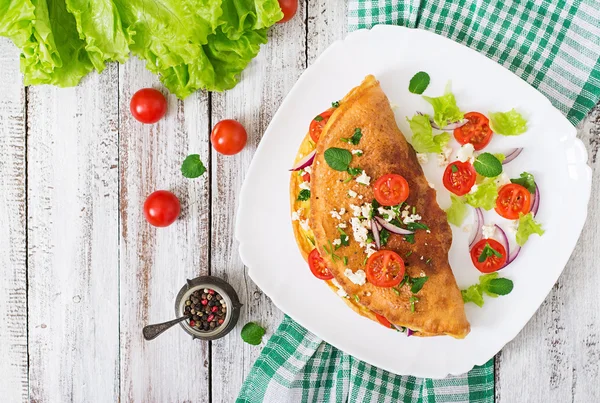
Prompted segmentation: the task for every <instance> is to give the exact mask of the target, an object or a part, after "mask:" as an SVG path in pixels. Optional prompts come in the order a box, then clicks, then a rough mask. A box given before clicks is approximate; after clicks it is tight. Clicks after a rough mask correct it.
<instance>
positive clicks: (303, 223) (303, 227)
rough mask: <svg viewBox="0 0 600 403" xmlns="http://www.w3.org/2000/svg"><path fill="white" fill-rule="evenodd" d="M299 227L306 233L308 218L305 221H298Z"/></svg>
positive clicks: (308, 227)
mask: <svg viewBox="0 0 600 403" xmlns="http://www.w3.org/2000/svg"><path fill="white" fill-rule="evenodd" d="M299 222H300V227H302V229H303V230H304V231H308V230H309V229H310V226H309V225H308V218H307V219H306V220H300V221H299Z"/></svg>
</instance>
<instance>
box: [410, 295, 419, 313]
mask: <svg viewBox="0 0 600 403" xmlns="http://www.w3.org/2000/svg"><path fill="white" fill-rule="evenodd" d="M408 302H410V311H411V312H413V313H414V312H415V302H419V298H417V297H415V296H414V295H413V296H411V297H410V298H409V299H408Z"/></svg>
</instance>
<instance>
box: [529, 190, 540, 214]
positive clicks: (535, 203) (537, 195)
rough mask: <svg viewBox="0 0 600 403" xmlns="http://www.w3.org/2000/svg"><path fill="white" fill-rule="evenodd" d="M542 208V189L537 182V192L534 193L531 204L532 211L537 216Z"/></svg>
mask: <svg viewBox="0 0 600 403" xmlns="http://www.w3.org/2000/svg"><path fill="white" fill-rule="evenodd" d="M539 208H540V189H539V188H538V185H537V183H536V184H535V193H534V194H533V205H532V206H531V212H532V213H533V215H534V216H535V215H536V214H537V212H538V209H539Z"/></svg>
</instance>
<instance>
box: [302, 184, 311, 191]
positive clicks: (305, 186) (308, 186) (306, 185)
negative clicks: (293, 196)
mask: <svg viewBox="0 0 600 403" xmlns="http://www.w3.org/2000/svg"><path fill="white" fill-rule="evenodd" d="M300 189H306V190H310V182H302V183H301V184H300Z"/></svg>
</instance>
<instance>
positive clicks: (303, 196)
mask: <svg viewBox="0 0 600 403" xmlns="http://www.w3.org/2000/svg"><path fill="white" fill-rule="evenodd" d="M308 199H310V190H308V189H302V190H301V191H300V193H299V194H298V198H297V199H296V200H297V201H306V200H308Z"/></svg>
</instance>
